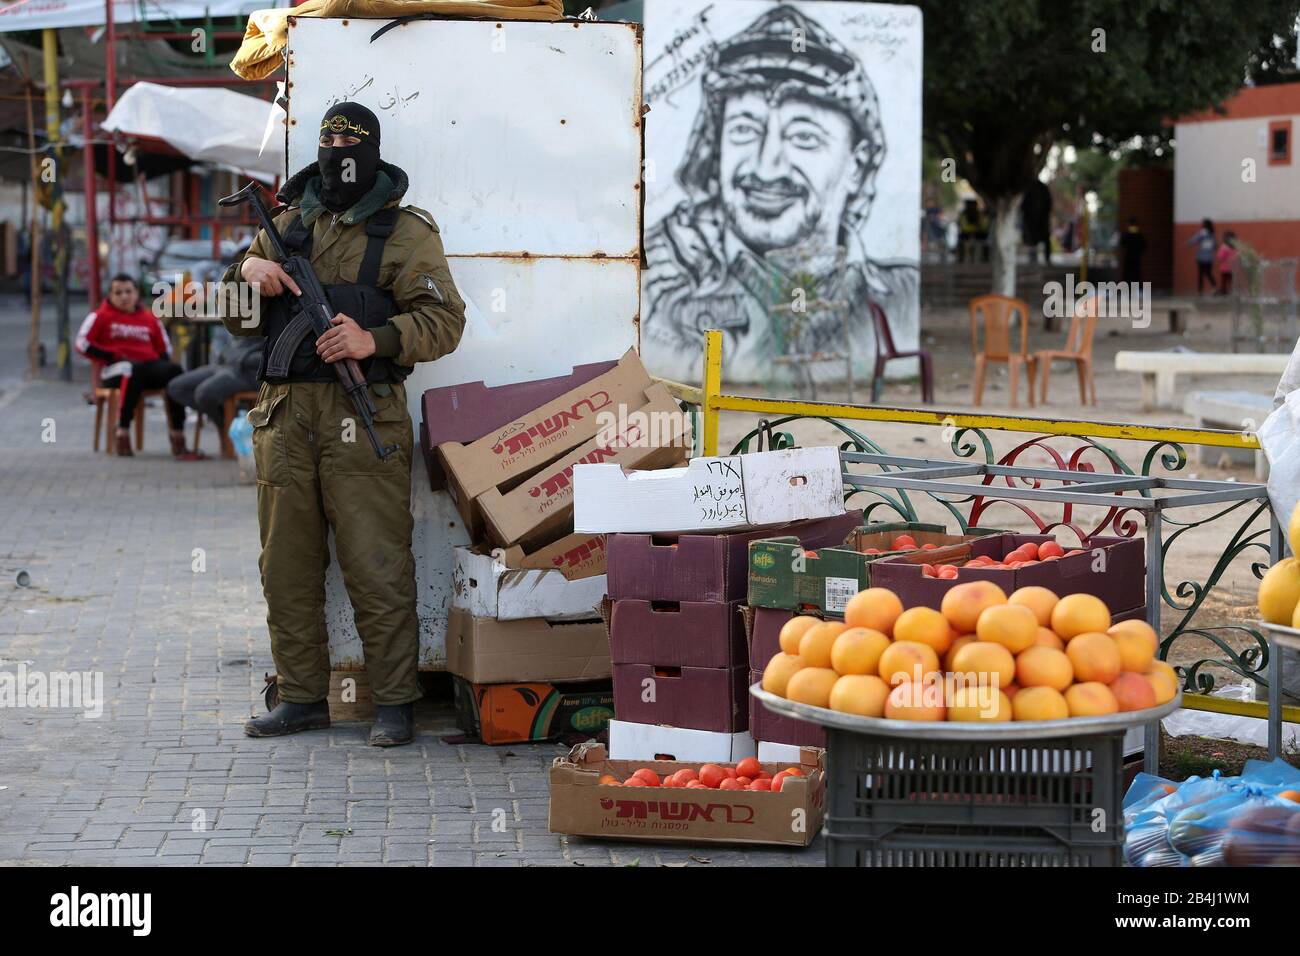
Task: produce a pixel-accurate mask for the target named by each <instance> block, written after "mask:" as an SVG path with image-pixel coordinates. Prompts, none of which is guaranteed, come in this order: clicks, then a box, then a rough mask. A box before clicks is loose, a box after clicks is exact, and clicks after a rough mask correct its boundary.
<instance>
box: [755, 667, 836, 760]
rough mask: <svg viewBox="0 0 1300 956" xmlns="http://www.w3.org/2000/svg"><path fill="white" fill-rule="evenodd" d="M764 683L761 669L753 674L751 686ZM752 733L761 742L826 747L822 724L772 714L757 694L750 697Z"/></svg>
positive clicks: (824, 731) (824, 730) (824, 729)
mask: <svg viewBox="0 0 1300 956" xmlns="http://www.w3.org/2000/svg"><path fill="white" fill-rule="evenodd" d="M762 680H763V672H762V671H761V670H756V671H750V672H749V683H750V685H751V686H752V685H754V684H757V683H760V682H761V681H762ZM749 733H750V735H751V736H752V737H753V738H754V739H755V740H756V741H759V742H760V743H772V744H789V745H794V746H799V747H825V746H826V728H824V727H822V726H821V725H820V724H810V723H808V722H807V721H804V720H799V719H797V718H794V717H787V716H786V715H785V714H778V713H774V712H773V711H770V710H768V709H767V707H765V706H764V705H763V702H762V701H761V700H759V699H758V698H757V697H755V696H754V695H753V694H750V695H749Z"/></svg>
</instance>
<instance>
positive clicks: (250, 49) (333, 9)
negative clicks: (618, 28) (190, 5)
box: [230, 0, 564, 80]
mask: <svg viewBox="0 0 1300 956" xmlns="http://www.w3.org/2000/svg"><path fill="white" fill-rule="evenodd" d="M422 13H432V14H435V15H437V16H442V17H480V18H486V19H493V18H498V19H502V20H561V19H563V18H564V0H307V2H306V3H304V4H302V6H298V7H284V8H279V9H275V10H256V11H254V12H253V14H252V15H251V16H250V17H249V18H248V27H247V29H245V30H244V40H243V42H242V43H241V44H240V46H239V52H237V53H236V54H235V58H234V59H233V60H231V61H230V68H231V69H232V70H234V71H235V72H236V73H238V74H239V75H240V76H242V77H243V78H244V79H246V80H261V79H264V78H266V77H268V76H270V75H271V74H272V73H274V72H275V71H276V70H277V69H279V68H280V64H281V63H283V62H284V58H283V56H282V55H281V54H282V53H283V51H284V47H285V44H286V43H288V42H289V17H291V16H293V17H357V18H359V19H364V18H371V19H391V18H396V17H409V16H417V15H419V14H422Z"/></svg>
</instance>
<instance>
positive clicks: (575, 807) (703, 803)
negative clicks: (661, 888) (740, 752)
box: [550, 742, 826, 846]
mask: <svg viewBox="0 0 1300 956" xmlns="http://www.w3.org/2000/svg"><path fill="white" fill-rule="evenodd" d="M550 783H551V810H550V830H551V832H552V833H567V834H570V835H575V836H590V837H608V838H611V839H619V840H655V841H665V842H667V841H680V842H687V843H769V844H783V845H787V846H807V845H808V844H809V843H811V842H812V840H813V838H814V837H815V836H816V835H817V831H819V830H820V829H821V827H822V820H823V818H824V816H825V812H826V809H825V808H826V766H825V753H824V752H823V751H821V750H818V749H815V748H811V747H810V748H805V749H803V750H801V751H800V758H799V763H798V765H791V764H783V763H759V761H758V760H757V759H755V758H753V757H747V758H745V759H744V760H741V761H739V762H738V763H735V764H713V763H689V762H679V761H675V760H644V761H640V760H610V759H609V757H608V755H607V753H606V750H605V747H604V745H603V744H599V743H595V742H589V743H584V744H579V745H578V746H576V747H574V748H573V749H572V750H571V751H570V752H569V754H568V755H567V756H565V757H557V758H556V759H555V762H554V763H553V764H552V765H551V780H550Z"/></svg>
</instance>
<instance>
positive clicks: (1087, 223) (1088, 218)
mask: <svg viewBox="0 0 1300 956" xmlns="http://www.w3.org/2000/svg"><path fill="white" fill-rule="evenodd" d="M1091 225H1092V213H1090V212H1089V211H1088V193H1087V192H1086V191H1085V192H1084V194H1083V218H1082V219H1081V220H1080V222H1079V242H1080V245H1081V246H1082V248H1083V255H1081V256H1080V257H1079V281H1080V282H1081V283H1082V282H1087V281H1088V234H1089V233H1090V232H1091V231H1092V230H1091V228H1090V227H1091Z"/></svg>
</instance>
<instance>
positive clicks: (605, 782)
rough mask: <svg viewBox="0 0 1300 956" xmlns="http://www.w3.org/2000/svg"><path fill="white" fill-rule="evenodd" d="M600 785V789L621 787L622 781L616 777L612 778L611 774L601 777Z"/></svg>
mask: <svg viewBox="0 0 1300 956" xmlns="http://www.w3.org/2000/svg"><path fill="white" fill-rule="evenodd" d="M600 785H601V786H602V787H621V786H623V781H621V780H619V779H618V777H616V776H614V775H613V774H612V773H607V774H603V775H602V776H601V778H600Z"/></svg>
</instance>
